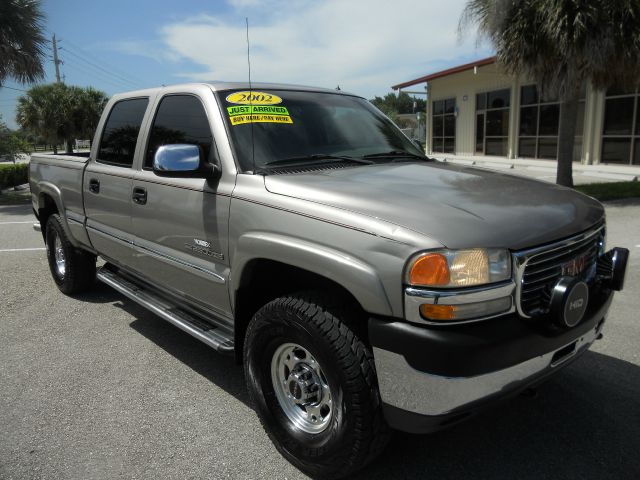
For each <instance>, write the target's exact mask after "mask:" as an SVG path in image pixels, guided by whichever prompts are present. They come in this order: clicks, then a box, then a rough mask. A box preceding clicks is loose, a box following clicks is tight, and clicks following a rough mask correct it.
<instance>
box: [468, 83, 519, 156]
mask: <svg viewBox="0 0 640 480" xmlns="http://www.w3.org/2000/svg"><path fill="white" fill-rule="evenodd" d="M510 104H511V90H510V89H509V88H505V89H503V90H494V91H492V92H485V93H478V94H477V95H476V153H484V154H486V155H498V156H506V155H507V150H508V147H507V144H508V141H509V107H510Z"/></svg>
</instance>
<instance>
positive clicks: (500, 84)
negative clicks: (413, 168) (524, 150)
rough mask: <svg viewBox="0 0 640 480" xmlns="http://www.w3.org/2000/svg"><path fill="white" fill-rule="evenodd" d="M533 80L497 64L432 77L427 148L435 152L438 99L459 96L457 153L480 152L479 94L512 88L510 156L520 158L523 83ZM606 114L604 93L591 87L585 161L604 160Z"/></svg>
mask: <svg viewBox="0 0 640 480" xmlns="http://www.w3.org/2000/svg"><path fill="white" fill-rule="evenodd" d="M531 83H533V82H532V81H531V80H529V79H526V78H516V77H514V76H512V75H507V74H504V73H503V72H502V71H501V70H500V69H499V68H498V66H497V65H496V64H491V65H485V66H483V67H478V68H477V73H474V70H473V69H470V70H466V71H464V72H460V73H455V74H452V75H447V76H445V77H441V78H437V79H435V80H432V81H430V82H429V83H428V85H427V93H428V103H427V118H428V122H427V152H428V153H433V152H432V145H433V143H432V131H431V121H432V110H433V102H434V101H436V100H443V99H446V98H452V97H455V99H456V107H457V109H458V115H457V117H456V149H455V153H456V154H457V155H462V156H467V155H476V153H475V127H476V125H475V122H476V105H475V103H476V94H477V93H482V92H488V91H491V90H499V89H503V88H510V89H511V107H510V114H509V142H508V154H507V156H508V158H516V155H517V142H518V126H519V115H520V87H521V86H522V85H528V84H531ZM465 97H466V100H465ZM603 117H604V93H603V92H600V91H596V90H594V89H593V88H591V87H588V88H587V97H586V105H585V118H584V132H583V151H582V162H583V163H598V162H599V160H600V148H601V142H602V122H603Z"/></svg>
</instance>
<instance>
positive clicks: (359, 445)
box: [244, 293, 389, 478]
mask: <svg viewBox="0 0 640 480" xmlns="http://www.w3.org/2000/svg"><path fill="white" fill-rule="evenodd" d="M355 320H358V319H354V318H353V310H350V308H349V307H348V306H347V307H345V304H344V303H342V304H341V302H340V301H339V300H338V299H337V298H335V297H334V298H332V297H329V296H327V295H319V294H314V293H309V294H297V295H292V296H288V297H281V298H278V299H276V300H274V301H272V302H270V303H268V304H267V305H265V306H264V307H262V308H261V309H260V310H259V311H258V312H257V313H256V315H255V316H254V318H253V319H252V321H251V322H250V324H249V326H248V329H247V334H246V337H245V344H244V366H245V375H246V379H247V386H248V389H249V394H250V397H251V400H252V402H253V405H254V408H255V409H256V411H257V413H258V416H259V418H260V421H261V422H262V425H263V426H264V428H265V430H266V432H267V434H268V435H269V437H270V438H271V440H272V441H273V443H274V444H275V446H276V448H277V449H278V450H279V451H280V453H282V454H283V455H284V456H285V457H286V458H287V459H288V460H289V461H290V462H291V463H293V464H294V465H295V466H296V467H298V468H299V469H301V470H302V471H304V472H305V473H307V474H309V475H312V476H314V477H322V478H343V477H346V476H348V475H349V474H351V473H353V472H354V471H356V470H358V469H360V468H362V467H363V466H364V465H366V464H367V463H368V462H370V461H371V460H372V459H373V458H375V457H376V456H377V455H378V454H379V453H380V452H381V451H382V449H383V448H384V446H385V445H386V443H387V440H388V436H389V429H388V427H387V425H386V422H385V420H384V418H383V414H382V409H381V401H380V395H379V392H378V386H377V379H376V374H375V366H374V362H373V355H372V354H371V350H370V349H369V347H368V346H367V345H366V344H365V342H363V340H362V339H361V338H360V337H359V336H358V335H357V333H356V331H357V330H358V328H356V327H357V325H355V323H354V321H355Z"/></svg>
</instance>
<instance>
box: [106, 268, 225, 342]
mask: <svg viewBox="0 0 640 480" xmlns="http://www.w3.org/2000/svg"><path fill="white" fill-rule="evenodd" d="M97 277H98V280H100V281H101V282H104V283H106V284H107V285H109V286H110V287H112V288H114V289H116V290H117V291H118V292H120V293H122V294H123V295H124V296H126V297H127V298H130V299H131V300H133V301H134V302H136V303H139V304H140V305H142V306H143V307H145V308H146V309H148V310H150V311H151V312H153V313H155V314H156V315H158V316H159V317H162V318H163V319H164V320H166V321H167V322H169V323H171V324H173V325H175V326H176V327H178V328H179V329H180V330H183V331H185V332H187V333H188V334H189V335H191V336H193V337H195V338H197V339H198V340H200V341H202V342H204V343H206V344H207V345H209V346H210V347H212V348H213V349H215V350H217V351H218V352H221V353H226V354H232V353H233V352H234V348H233V332H232V331H231V330H230V329H228V328H224V327H222V326H220V327H216V326H214V325H211V324H209V323H207V322H204V321H203V320H200V319H199V318H197V317H195V316H193V315H191V314H189V313H187V312H185V311H184V310H180V309H179V308H178V307H176V306H175V305H172V304H171V303H169V302H168V301H167V300H166V299H164V298H161V297H160V296H158V295H157V294H155V293H153V292H151V291H149V290H147V289H145V288H144V287H142V286H140V285H137V284H134V283H132V282H130V281H129V280H126V279H124V278H122V277H121V276H119V275H118V274H117V273H115V272H113V271H111V270H109V269H106V268H104V267H103V268H101V269H100V270H98V274H97Z"/></svg>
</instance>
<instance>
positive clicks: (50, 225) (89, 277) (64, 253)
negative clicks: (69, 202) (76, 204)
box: [45, 214, 96, 295]
mask: <svg viewBox="0 0 640 480" xmlns="http://www.w3.org/2000/svg"><path fill="white" fill-rule="evenodd" d="M45 240H46V245H47V258H48V260H49V269H50V270H51V276H52V277H53V280H54V282H55V283H56V285H57V286H58V288H59V289H60V291H61V292H63V293H66V294H67V295H70V294H73V293H80V292H83V291H86V290H88V289H90V288H91V287H92V286H93V284H94V282H95V278H96V257H95V256H94V255H91V254H90V253H87V252H84V251H82V250H79V249H77V248H75V247H74V246H73V245H72V244H71V242H70V241H69V238H68V237H67V234H66V233H65V231H64V227H63V226H62V220H61V218H60V215H58V214H54V215H51V216H50V217H49V218H48V220H47V225H46V237H45Z"/></svg>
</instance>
